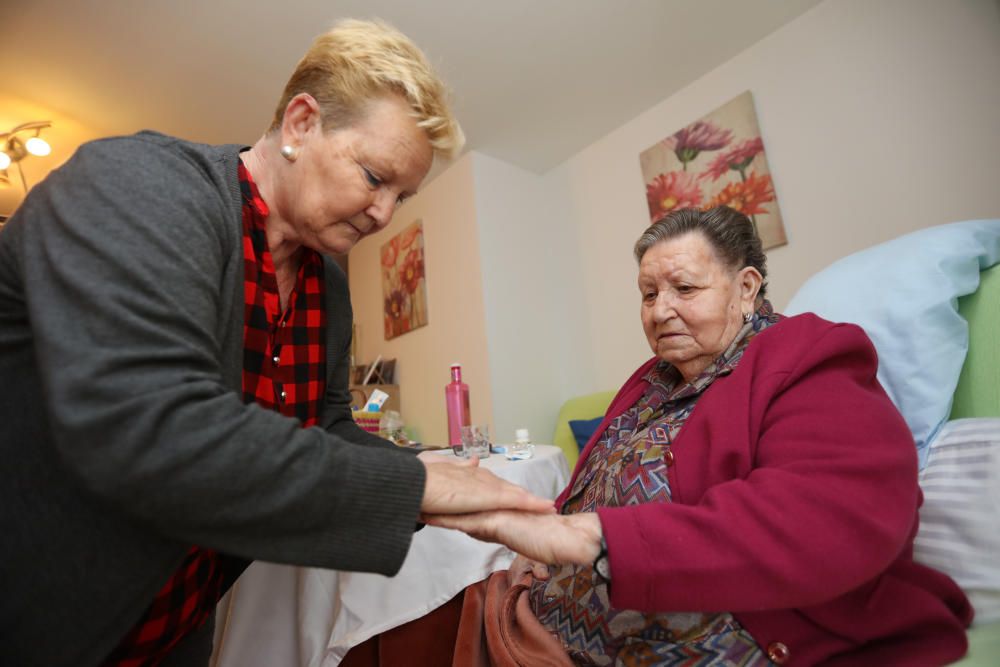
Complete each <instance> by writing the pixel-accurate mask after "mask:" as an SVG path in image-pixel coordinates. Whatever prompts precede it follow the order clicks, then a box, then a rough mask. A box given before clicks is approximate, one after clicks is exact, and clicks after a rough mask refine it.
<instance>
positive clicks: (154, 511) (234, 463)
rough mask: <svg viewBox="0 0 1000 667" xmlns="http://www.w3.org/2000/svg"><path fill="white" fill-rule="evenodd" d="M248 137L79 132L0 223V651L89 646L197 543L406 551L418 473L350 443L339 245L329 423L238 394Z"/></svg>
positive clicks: (372, 559) (271, 550)
mask: <svg viewBox="0 0 1000 667" xmlns="http://www.w3.org/2000/svg"><path fill="white" fill-rule="evenodd" d="M239 150H240V147H238V146H222V147H211V146H204V145H198V144H192V143H188V142H185V141H181V140H178V139H173V138H170V137H165V136H163V135H158V134H155V133H149V132H144V133H140V134H138V135H135V136H131V137H124V138H116V139H105V140H101V141H96V142H92V143H89V144H86V145H84V146H82V147H81V148H80V149H79V151H77V153H76V155H75V156H74V157H73V158H72V159H71V160H70V161H69V162H68V163H67V164H66V165H64V166H63V167H62V168H60V169H59V170H57V171H56V172H54V173H52V174H51V175H50V176H49V177H48V179H46V180H45V181H44V182H43V183H40V184H39V185H38V186H37V187H35V188H34V190H32V192H31V193H30V195H29V196H28V197H27V199H26V201H25V202H24V204H23V205H22V206H21V207H20V209H19V210H18V211H17V213H16V214H15V215H14V216H13V218H12V219H11V220H10V222H8V223H7V225H6V226H5V227H4V229H3V231H2V232H0V380H2V382H0V461H2V463H0V536H2V537H0V664H3V665H20V666H29V665H44V666H45V667H58V666H60V665H67V666H69V665H72V666H73V667H77V666H80V665H93V664H97V663H98V662H100V661H101V660H102V659H103V658H104V657H105V656H106V655H107V654H108V653H109V652H110V651H111V650H112V649H113V648H114V647H115V646H116V645H117V643H118V641H119V640H120V638H121V637H122V636H123V635H124V634H125V633H126V632H127V631H128V630H129V628H131V627H132V625H133V624H134V623H135V621H136V620H137V619H138V617H139V616H140V615H141V614H142V612H143V611H144V610H145V608H146V606H147V605H148V604H149V602H150V601H151V600H152V598H153V596H154V594H155V593H156V592H157V590H159V588H160V587H162V586H163V584H164V583H165V582H166V580H167V578H168V577H169V576H170V574H171V573H172V572H173V571H174V569H175V568H176V566H177V565H178V564H179V562H180V561H181V559H182V558H183V556H184V554H185V552H186V550H187V549H188V547H189V545H192V544H198V545H202V546H206V547H210V548H213V549H217V550H219V551H222V552H225V553H228V554H233V555H236V556H240V557H243V558H246V559H261V560H267V561H275V562H280V563H292V564H297V565H305V566H315V567H324V568H334V569H343V570H361V571H368V572H378V573H381V574H385V575H392V574H394V573H395V572H397V571H398V569H399V567H400V566H401V564H402V561H403V559H404V557H405V555H406V552H407V550H408V548H409V544H410V540H411V538H412V533H413V529H414V525H415V523H416V521H417V519H418V513H419V506H420V500H421V497H422V495H423V488H424V480H425V473H424V469H423V466H422V464H421V463H420V462H419V461H417V460H416V459H415V458H414V457H412V456H411V455H408V454H406V453H404V452H401V451H397V450H395V449H394V448H392V447H385V448H382V447H371V446H360V444H358V443H362V442H364V443H365V444H376V445H380V446H381V445H385V443H384V441H381V440H380V439H378V438H375V437H374V436H369V435H368V434H365V433H364V432H363V431H361V430H360V429H359V428H358V427H357V426H356V425H355V424H354V422H353V421H352V420H351V415H350V407H349V402H350V394H349V393H348V391H347V372H348V368H347V363H348V362H347V350H348V346H349V345H350V336H351V306H350V301H349V298H348V293H347V285H346V280H345V278H344V275H343V272H342V271H341V270H340V269H339V268H338V267H337V266H336V265H335V264H334V263H333V262H330V261H327V262H326V290H327V308H328V322H329V325H328V334H327V350H328V359H329V363H328V371H329V376H328V381H327V387H328V390H327V400H326V404H325V406H324V409H323V412H322V418H321V425H322V428H307V429H303V428H301V427H300V425H299V423H298V422H297V421H296V420H293V419H289V418H286V417H282V416H281V415H278V414H276V413H274V412H270V411H267V410H264V409H261V408H260V407H258V406H257V405H253V404H251V405H245V404H244V403H243V401H242V399H241V393H240V384H241V371H242V361H243V356H242V355H243V256H242V242H241V229H242V227H241V224H242V223H241V219H242V218H241V199H240V192H239V185H238V179H237V175H236V169H237V163H238V153H239Z"/></svg>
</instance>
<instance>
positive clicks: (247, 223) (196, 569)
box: [104, 163, 326, 667]
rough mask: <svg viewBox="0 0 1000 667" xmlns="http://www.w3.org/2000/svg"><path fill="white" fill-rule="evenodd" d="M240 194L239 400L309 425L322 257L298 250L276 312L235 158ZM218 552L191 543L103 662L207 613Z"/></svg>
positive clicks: (317, 360)
mask: <svg viewBox="0 0 1000 667" xmlns="http://www.w3.org/2000/svg"><path fill="white" fill-rule="evenodd" d="M239 179H240V188H241V190H242V192H243V262H244V267H245V268H244V281H243V290H244V300H245V309H244V324H243V400H244V402H247V403H249V402H251V401H255V402H256V403H257V404H258V405H261V406H262V407H265V408H268V409H271V410H275V411H277V412H280V413H281V414H283V415H286V416H288V417H296V418H297V419H298V420H299V421H301V422H302V425H303V426H314V425H315V424H316V422H317V419H318V416H319V407H320V405H321V401H322V399H323V396H324V393H325V390H326V309H325V308H324V307H323V285H324V283H323V260H322V258H321V257H320V256H319V254H318V253H316V252H315V251H312V250H309V249H306V248H302V249H301V251H300V252H301V257H300V265H299V273H298V276H297V278H296V282H295V288H294V290H293V291H292V293H291V295H290V297H289V299H288V305H287V307H286V308H285V311H284V312H281V306H280V299H279V296H278V280H277V277H276V276H275V273H274V259H273V258H272V257H271V251H270V250H269V249H268V246H267V237H266V234H265V227H264V221H265V219H266V218H267V215H268V207H267V204H266V203H265V202H264V200H263V199H261V197H260V192H259V191H258V190H257V186H256V184H255V183H254V182H253V179H252V178H251V177H250V174H249V172H247V170H246V169H245V168H244V167H243V164H242V163H240V166H239ZM228 561H229V559H228V558H227V557H226V556H225V555H221V554H218V553H216V552H215V551H213V550H212V549H205V548H202V547H198V546H192V547H191V549H190V551H188V554H187V557H186V558H185V559H184V562H183V563H181V566H180V567H179V568H178V569H177V570H176V571H175V572H174V574H173V575H172V576H171V578H170V580H169V581H168V582H167V583H166V585H165V586H164V587H163V588H162V589H160V592H159V593H157V594H156V597H155V598H154V599H153V603H152V604H151V605H150V606H149V609H147V610H146V613H145V614H144V615H143V616H142V618H141V619H140V620H139V622H138V623H137V624H136V625H135V626H134V627H133V628H132V630H130V631H129V633H128V634H127V635H126V636H125V638H124V639H123V640H122V642H121V643H120V644H119V645H118V648H116V649H115V650H114V652H113V653H112V654H111V655H110V656H109V657H108V658H107V660H106V661H105V663H104V664H105V666H107V667H110V666H115V667H140V666H141V667H149V666H152V665H156V664H158V663H159V662H160V661H161V660H163V658H164V657H166V655H167V654H168V653H169V652H170V650H171V649H172V648H173V647H174V645H175V644H176V643H177V642H178V641H180V640H181V639H182V638H183V637H184V636H185V635H186V634H188V633H190V632H192V631H193V630H195V629H197V628H198V627H200V626H201V624H202V623H204V621H205V619H206V618H208V616H209V614H211V613H212V610H213V609H215V605H216V603H217V602H218V601H219V598H220V597H221V596H222V594H223V592H224V590H223V588H224V582H226V580H227V577H226V570H227V566H232V565H235V563H229V562H228Z"/></svg>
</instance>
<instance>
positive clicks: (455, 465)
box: [418, 455, 555, 515]
mask: <svg viewBox="0 0 1000 667" xmlns="http://www.w3.org/2000/svg"><path fill="white" fill-rule="evenodd" d="M418 459H419V460H420V461H421V462H422V463H423V464H424V466H425V467H426V469H427V482H426V483H425V484H424V498H423V501H422V502H421V503H420V510H421V512H422V513H423V514H425V515H449V514H467V513H472V512H484V511H490V510H521V511H524V512H527V513H532V512H547V513H552V512H555V508H554V507H553V505H552V501H551V500H547V499H545V498H539V497H538V496H536V495H534V494H533V493H531V492H529V491H527V490H525V489H522V488H521V487H520V486H517V485H516V484H511V483H510V482H506V481H504V480H502V479H500V478H499V477H497V476H496V475H494V474H493V473H492V472H490V471H489V470H486V469H485V468H480V467H479V459H467V460H463V461H461V462H450V461H449V462H445V461H442V462H436V461H434V460H433V457H431V456H428V457H424V456H423V455H420V456H418Z"/></svg>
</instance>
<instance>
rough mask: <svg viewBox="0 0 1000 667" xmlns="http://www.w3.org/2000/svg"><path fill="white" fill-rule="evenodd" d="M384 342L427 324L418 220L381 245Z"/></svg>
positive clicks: (421, 247)
mask: <svg viewBox="0 0 1000 667" xmlns="http://www.w3.org/2000/svg"><path fill="white" fill-rule="evenodd" d="M381 258H382V303H383V307H384V312H385V316H384V318H383V319H384V322H385V339H386V340H390V339H392V338H395V337H396V336H400V335H402V334H405V333H406V332H408V331H413V330H414V329H416V328H418V327H422V326H424V325H425V324H427V283H426V281H425V279H424V228H423V224H422V223H421V222H420V221H419V220H417V221H416V222H414V223H413V224H412V225H410V226H409V227H406V228H405V229H404V230H403V231H401V232H400V233H399V234H397V235H396V236H394V237H393V238H392V239H390V240H389V241H388V242H387V243H385V244H383V245H382V255H381Z"/></svg>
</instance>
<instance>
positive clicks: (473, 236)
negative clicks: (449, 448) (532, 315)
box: [350, 155, 493, 445]
mask: <svg viewBox="0 0 1000 667" xmlns="http://www.w3.org/2000/svg"><path fill="white" fill-rule="evenodd" d="M415 220H422V221H423V226H424V261H425V275H426V282H427V302H428V303H427V312H428V324H427V326H424V327H421V328H419V329H415V330H413V331H411V332H409V333H406V334H403V335H402V336H398V337H396V338H393V339H392V340H389V341H387V340H385V337H384V334H383V326H382V282H381V280H382V278H381V273H380V266H381V264H380V261H379V250H380V249H381V247H382V244H383V243H385V242H386V241H388V240H389V239H391V238H392V237H393V236H395V235H396V234H398V233H399V232H400V230H402V229H403V228H404V227H406V226H408V225H410V224H412V223H413V222H414V221H415ZM479 253H480V247H479V237H478V231H477V228H476V208H475V201H474V187H473V174H472V156H471V155H466V156H464V157H463V158H461V159H460V160H458V161H457V162H456V163H455V164H453V165H451V166H450V167H449V168H448V169H447V170H446V171H444V172H443V173H442V174H441V175H439V176H438V177H437V178H435V179H434V181H433V182H431V183H429V184H428V185H426V187H424V188H423V189H422V190H421V191H420V192H419V193H418V194H417V195H416V196H415V197H413V198H411V199H410V200H409V201H407V202H406V203H405V204H404V205H403V206H402V207H401V208H400V209H399V210H398V211H397V212H396V215H395V216H394V219H393V222H392V224H390V225H389V227H388V228H386V229H385V230H383V231H381V232H379V233H378V234H377V235H375V236H372V237H369V238H367V239H365V240H363V241H362V242H361V243H359V244H358V245H357V246H356V247H355V248H354V249H353V250H352V251H351V260H350V282H351V302H352V304H353V306H354V317H355V322H356V323H357V327H358V330H357V335H358V359H359V361H362V362H370V361H372V360H373V359H374V358H375V357H376V355H378V354H381V355H382V356H383V357H384V358H386V359H396V360H397V365H396V373H397V381H398V382H399V384H400V399H401V401H402V414H403V418H404V419H405V421H406V422H407V424H408V425H413V426H415V427H416V429H417V431H418V435H419V436H420V438H421V439H422V441H423V442H426V443H431V444H442V445H443V444H446V442H447V438H448V423H447V418H446V413H445V403H444V386H445V385H446V384H447V383H448V381H449V379H450V378H449V374H448V367H449V365H450V364H451V363H452V362H454V361H458V362H461V364H462V374H463V379H464V380H465V382H466V383H468V385H469V387H470V392H469V393H470V396H471V400H470V403H471V408H472V419H473V421H474V422H477V423H482V422H487V423H489V422H492V420H493V398H492V389H491V381H490V369H489V360H488V355H487V351H486V330H485V326H486V323H485V322H486V318H485V314H484V309H483V287H482V280H481V276H480V256H479Z"/></svg>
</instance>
